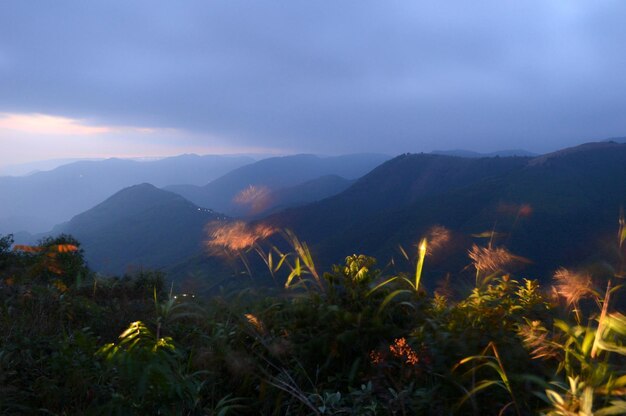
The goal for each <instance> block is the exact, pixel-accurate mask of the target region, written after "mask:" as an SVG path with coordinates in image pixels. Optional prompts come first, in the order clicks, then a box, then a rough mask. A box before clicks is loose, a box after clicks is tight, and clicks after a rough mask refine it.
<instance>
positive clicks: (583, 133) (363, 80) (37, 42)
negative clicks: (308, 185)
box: [0, 0, 626, 153]
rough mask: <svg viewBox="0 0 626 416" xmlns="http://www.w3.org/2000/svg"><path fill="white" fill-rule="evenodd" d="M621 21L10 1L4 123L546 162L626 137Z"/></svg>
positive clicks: (219, 4) (543, 11)
mask: <svg viewBox="0 0 626 416" xmlns="http://www.w3.org/2000/svg"><path fill="white" fill-rule="evenodd" d="M625 15H626V2H620V1H603V2H572V1H544V0H528V1H523V2H510V1H501V0H486V1H482V2H472V3H468V2H466V1H460V0H458V1H457V0H453V1H448V2H441V1H420V2H411V1H369V0H360V1H342V2H335V1H300V0H294V1H285V2H249V1H243V0H229V1H211V2H207V1H200V0H198V1H194V0H192V1H189V2H184V3H183V4H180V3H170V2H154V1H147V0H146V1H134V2H127V1H122V0H107V1H98V0H94V1H89V2H80V3H78V4H77V3H76V2H70V1H65V0H61V1H55V2H53V3H52V2H37V4H36V6H33V3H31V2H24V1H20V0H9V1H7V2H4V3H3V10H2V13H0V91H2V93H1V94H0V112H1V113H6V114H21V115H32V114H49V115H51V114H54V115H55V117H61V118H63V119H67V120H72V121H69V122H59V121H55V123H51V124H48V125H47V126H50V127H51V128H52V129H53V130H54V129H57V131H69V132H78V131H82V132H85V134H87V135H90V137H96V136H97V137H104V135H115V136H116V137H117V138H119V139H121V138H123V137H126V136H130V134H128V133H129V132H128V131H124V130H121V131H120V130H118V129H117V128H114V127H113V126H142V127H144V128H149V129H156V130H158V131H161V130H159V129H173V130H175V131H178V132H185V134H172V135H171V136H172V138H171V139H170V143H171V144H172V148H175V147H176V146H181V149H182V147H184V146H190V145H192V144H193V145H194V146H198V147H203V146H209V147H210V146H215V145H216V142H215V140H214V139H213V138H216V137H218V138H221V139H220V140H222V142H221V143H220V144H219V145H220V146H232V147H233V148H261V149H263V148H273V149H292V150H299V151H306V152H329V153H343V152H351V151H374V152H385V153H400V152H406V151H412V152H415V151H429V150H433V149H446V148H448V149H450V148H472V149H473V150H477V151H493V150H498V149H503V148H519V147H525V148H528V149H529V150H532V151H539V152H541V151H548V150H552V149H555V148H558V147H562V146H566V145H571V144H576V143H578V142H581V141H584V140H589V139H595V138H605V137H609V136H616V135H626V119H625V118H624V117H623V114H624V113H626V77H624V76H623V74H624V73H626V59H624V53H623V50H622V49H623V47H622V45H624V44H626V25H624V24H623V17H624V16H625ZM85 120H88V122H85ZM27 124H28V123H27ZM11 125H12V124H11ZM39 125H42V124H39ZM98 128H111V129H113V130H111V131H108V132H106V133H97V132H98V130H93V129H98ZM64 129H65V130H64ZM83 129H86V130H83ZM90 129H91V130H90ZM92 133H94V134H95V135H92ZM135 133H136V132H135ZM69 134H74V133H69ZM58 137H59V139H60V138H61V135H60V134H59V135H58ZM136 143H137V142H135V144H136Z"/></svg>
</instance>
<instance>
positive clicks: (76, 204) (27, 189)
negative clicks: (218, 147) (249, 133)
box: [0, 155, 252, 233]
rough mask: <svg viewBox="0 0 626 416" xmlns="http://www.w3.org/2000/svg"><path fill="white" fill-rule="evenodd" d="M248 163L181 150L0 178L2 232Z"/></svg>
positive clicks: (45, 226)
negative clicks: (132, 189)
mask: <svg viewBox="0 0 626 416" xmlns="http://www.w3.org/2000/svg"><path fill="white" fill-rule="evenodd" d="M250 162H252V159H250V158H247V157H230V156H211V155H210V156H198V155H182V156H177V157H172V158H166V159H161V160H157V161H151V162H137V161H132V160H123V159H107V160H103V161H83V162H75V163H71V164H68V165H64V166H61V167H58V168H56V169H54V170H51V171H48V172H39V173H36V174H33V175H30V176H25V177H0V195H3V196H4V197H3V200H2V203H1V204H0V233H10V232H12V233H14V232H18V231H21V230H24V231H30V232H42V231H48V230H49V229H50V228H52V226H53V225H55V224H58V223H60V222H63V221H67V220H69V219H70V218H71V217H72V216H73V215H76V214H78V213H80V212H82V211H85V210H86V209H89V208H91V207H93V206H94V205H96V204H98V203H100V202H102V201H104V199H106V198H107V197H109V196H111V195H112V194H113V193H114V192H117V191H119V190H120V189H122V188H124V187H127V186H130V185H135V184H138V183H143V182H149V183H153V184H155V185H156V186H165V185H171V184H179V183H192V184H200V183H206V182H207V181H209V180H212V179H214V178H216V177H218V176H221V175H223V174H225V173H226V172H229V171H230V170H232V169H235V168H238V167H240V166H243V165H245V164H248V163H250Z"/></svg>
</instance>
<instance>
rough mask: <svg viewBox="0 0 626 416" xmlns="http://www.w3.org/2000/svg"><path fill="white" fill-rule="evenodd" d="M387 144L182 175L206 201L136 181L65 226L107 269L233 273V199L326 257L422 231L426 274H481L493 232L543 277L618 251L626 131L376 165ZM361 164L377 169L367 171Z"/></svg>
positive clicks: (378, 249)
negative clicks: (472, 270) (216, 234)
mask: <svg viewBox="0 0 626 416" xmlns="http://www.w3.org/2000/svg"><path fill="white" fill-rule="evenodd" d="M376 157H380V158H381V159H383V160H384V157H382V156H372V155H368V156H356V157H354V158H350V157H343V158H337V159H334V160H333V158H331V160H325V158H319V157H315V156H310V155H297V156H291V157H285V158H270V159H267V160H266V161H260V162H255V163H252V164H248V165H246V166H243V167H240V168H237V169H234V170H233V171H231V172H229V173H227V174H225V175H223V176H222V177H220V178H218V179H216V180H214V181H212V182H210V183H209V184H208V185H205V186H198V187H182V188H184V189H187V190H189V189H194V190H195V191H196V192H197V194H195V196H196V198H206V199H204V200H203V201H204V202H203V204H198V203H194V202H191V201H189V200H188V199H186V198H184V197H183V196H181V195H178V194H176V193H174V192H170V191H167V190H162V189H158V188H156V187H155V186H153V185H149V184H142V185H139V186H132V187H130V188H127V189H124V190H122V191H120V192H118V193H116V194H115V195H113V196H112V197H110V198H109V199H107V200H106V201H104V202H102V203H101V204H99V205H97V206H96V207H94V208H92V209H90V210H87V211H85V212H84V213H82V214H80V215H77V216H75V217H74V218H72V220H71V221H69V222H68V223H65V224H62V225H60V226H58V227H56V228H55V230H54V232H55V233H59V232H65V233H70V234H73V235H74V236H75V237H77V238H78V239H79V240H80V241H82V242H83V246H84V248H85V250H86V253H87V258H88V260H89V262H90V265H91V266H92V267H94V268H95V269H96V270H98V271H101V272H106V273H121V272H123V271H124V270H126V269H127V268H128V267H131V266H133V267H141V266H143V267H149V268H154V267H157V268H162V269H164V270H168V271H169V272H171V275H172V277H173V278H176V279H178V280H181V279H183V280H184V279H185V278H188V277H189V276H204V278H207V279H213V278H215V277H216V276H229V275H231V274H232V273H233V272H232V269H229V268H228V267H227V266H228V265H227V263H228V262H227V261H226V262H225V261H224V260H223V259H221V258H216V257H211V256H207V254H206V251H205V249H204V242H205V241H206V240H207V239H210V236H209V235H208V233H207V231H206V229H205V226H206V224H207V223H209V222H214V221H221V222H225V223H229V222H231V221H233V219H232V218H227V217H226V215H224V214H221V213H219V212H220V211H219V210H217V209H216V210H211V209H209V208H207V206H208V205H212V206H219V205H220V203H221V204H223V206H224V207H227V208H229V209H231V210H232V211H235V212H237V210H239V212H243V214H244V215H248V216H250V217H253V218H255V219H254V222H253V223H252V224H257V225H259V224H265V225H269V226H271V227H277V228H289V229H292V230H293V231H294V232H295V233H296V234H297V235H298V236H299V237H300V239H301V240H304V241H307V242H308V244H309V246H310V247H311V249H312V251H313V255H314V257H315V259H316V261H317V262H318V264H319V266H320V268H321V269H325V268H326V267H327V266H328V265H329V264H331V263H337V262H341V261H342V260H343V258H345V256H347V255H350V254H354V253H364V254H368V255H374V256H376V257H377V258H379V260H380V262H381V264H380V266H381V267H384V266H385V265H386V264H387V262H388V261H390V260H391V259H394V260H395V264H396V266H397V265H399V264H400V263H401V262H402V261H404V260H402V256H401V255H400V249H399V246H402V247H404V249H405V250H406V251H407V252H408V253H410V254H411V253H413V254H414V252H415V244H416V243H417V242H418V241H419V240H420V238H422V237H423V236H429V241H431V243H432V246H431V250H432V252H431V255H429V257H427V265H428V266H427V267H426V268H425V273H426V277H425V282H433V281H435V280H438V279H439V278H441V277H442V276H445V275H446V274H447V273H452V275H453V276H456V275H458V274H459V273H460V272H462V271H463V270H464V269H465V272H463V273H468V269H467V268H466V266H467V265H468V264H469V259H468V257H467V251H468V250H469V249H470V248H471V246H472V244H474V243H477V244H480V245H483V246H484V245H486V244H487V243H488V241H489V240H490V239H491V242H492V243H493V244H494V245H495V246H500V245H502V246H506V247H508V248H509V249H510V250H511V251H512V252H513V253H515V254H517V255H519V256H522V257H525V258H527V259H529V261H530V263H527V264H526V265H525V268H524V269H523V273H525V274H524V276H528V277H533V278H535V277H536V278H542V277H543V278H545V277H546V276H549V275H550V274H551V273H552V272H553V271H554V270H555V269H556V268H558V267H560V266H577V265H584V264H587V265H589V264H592V263H594V258H602V259H604V260H607V261H606V262H604V263H601V265H600V266H597V267H596V274H597V275H598V276H602V275H603V274H605V275H606V274H607V273H610V268H609V265H610V264H611V263H612V262H614V261H616V254H615V251H612V248H611V247H614V243H615V235H616V231H617V225H618V224H617V222H618V216H619V213H620V208H621V207H623V206H624V203H625V202H626V144H618V143H615V142H598V143H589V144H585V145H581V146H577V147H573V148H568V149H563V150H561V151H557V152H554V153H550V154H546V155H542V156H538V157H520V156H516V157H489V158H468V157H455V156H446V155H436V154H404V155H400V156H397V157H395V158H393V159H391V160H388V161H386V162H384V163H381V164H379V165H378V166H377V167H375V168H374V169H373V170H371V171H369V172H368V170H369V166H370V165H371V164H372V163H374V162H375V160H376ZM355 161H356V162H357V163H354V164H351V162H355ZM316 164H317V165H318V166H317V167H315V165H316ZM320 164H321V167H320V166H319V165H320ZM299 167H300V168H301V169H300V168H299ZM342 169H343V170H342ZM359 169H360V170H359ZM329 170H334V171H335V172H333V173H332V174H329V173H327V172H328V171H329ZM285 172H286V173H285ZM359 172H363V173H364V176H362V177H360V178H358V179H354V178H356V177H357V176H358V174H359ZM281 173H282V175H281ZM262 187H265V188H262ZM182 188H181V187H171V188H169V189H173V190H174V189H176V190H180V189H182ZM259 189H262V192H259ZM220 192H221V193H220ZM181 193H182V192H181ZM207 195H212V196H213V198H209V197H208V196H207ZM246 198H248V199H246ZM237 201H242V202H245V203H246V204H247V206H246V207H238V205H237V203H236V202H237ZM311 201H315V202H311ZM255 204H256V205H255ZM289 207H292V208H289ZM244 208H246V209H244ZM285 208H287V209H285ZM255 210H258V211H256V212H255ZM485 236H487V237H491V238H487V239H486V238H485ZM596 264H599V263H596ZM404 265H405V268H406V269H410V268H411V265H410V264H409V263H406V262H405V264H404ZM598 267H599V268H598Z"/></svg>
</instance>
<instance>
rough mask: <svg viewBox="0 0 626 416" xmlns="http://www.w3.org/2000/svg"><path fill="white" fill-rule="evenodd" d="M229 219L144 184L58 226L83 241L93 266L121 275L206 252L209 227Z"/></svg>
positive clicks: (105, 271)
mask: <svg viewBox="0 0 626 416" xmlns="http://www.w3.org/2000/svg"><path fill="white" fill-rule="evenodd" d="M224 219H225V217H224V216H223V215H221V214H217V213H215V212H213V211H211V210H208V209H206V208H200V207H198V206H196V205H194V204H193V203H191V202H189V201H187V200H185V199H184V198H182V197H181V196H180V195H177V194H174V193H172V192H167V191H164V190H161V189H158V188H156V187H154V186H153V185H150V184H141V185H135V186H131V187H129V188H126V189H123V190H121V191H119V192H118V193H116V194H115V195H113V196H111V197H110V198H108V199H107V200H105V201H104V202H102V203H101V204H98V205H97V206H95V207H94V208H92V209H90V210H88V211H86V212H84V213H82V214H80V215H77V216H75V217H73V218H72V219H71V220H70V221H69V222H67V223H65V224H62V225H59V226H57V227H55V228H54V230H53V234H58V233H67V234H71V235H73V236H74V237H76V238H77V239H78V240H79V241H81V243H82V245H83V248H84V250H85V254H86V258H87V261H88V262H89V265H90V267H92V268H93V269H94V270H96V271H99V272H102V273H111V274H119V273H123V272H124V271H126V270H127V268H129V267H135V268H141V267H147V268H163V267H166V266H171V265H173V264H176V263H178V262H180V261H182V260H184V259H185V258H187V257H190V256H191V255H193V254H196V253H198V252H199V251H201V250H202V246H201V244H202V241H203V239H204V227H205V225H206V224H207V223H208V222H210V221H215V220H224Z"/></svg>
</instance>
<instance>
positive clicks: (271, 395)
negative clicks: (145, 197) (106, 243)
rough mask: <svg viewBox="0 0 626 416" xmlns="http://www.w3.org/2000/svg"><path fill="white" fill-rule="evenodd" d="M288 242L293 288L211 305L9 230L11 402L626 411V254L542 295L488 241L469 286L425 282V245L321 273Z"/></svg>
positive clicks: (2, 327)
mask: <svg viewBox="0 0 626 416" xmlns="http://www.w3.org/2000/svg"><path fill="white" fill-rule="evenodd" d="M285 236H286V238H287V239H288V240H289V242H290V243H291V246H292V248H293V250H292V251H291V252H289V253H284V252H281V251H280V250H279V249H278V248H276V247H273V246H270V247H262V246H261V243H260V242H259V241H256V242H254V245H253V246H252V248H251V249H252V250H254V251H256V252H257V253H258V254H261V255H262V257H263V259H264V261H265V262H266V264H267V266H268V268H269V270H270V271H271V272H272V273H273V274H274V275H275V277H276V279H277V281H280V282H284V286H285V287H284V288H280V289H252V288H250V289H246V290H239V291H236V292H232V293H221V294H218V295H216V296H213V297H211V298H207V299H198V298H195V297H194V296H193V295H192V294H174V293H173V291H172V290H171V288H167V287H166V285H164V278H163V276H162V275H160V274H159V273H154V272H139V273H136V274H134V275H127V276H124V277H121V278H102V277H100V276H98V275H95V274H93V273H91V272H90V271H89V270H88V269H87V267H86V266H85V264H84V261H83V253H82V251H81V249H80V245H79V243H78V242H77V241H75V240H74V239H72V238H71V237H69V236H61V237H58V238H56V239H47V240H44V241H42V242H41V244H40V245H38V246H35V247H27V246H17V247H12V239H11V237H10V236H7V237H4V238H2V239H0V413H2V414H58V415H65V414H67V415H69V414H118V415H125V414H146V415H147V414H150V415H156V414H163V415H227V414H267V415H283V414H311V415H326V414H334V415H340V414H344V415H350V414H353V415H388V414H389V415H406V414H434V415H446V414H463V415H467V414H470V415H472V414H474V415H489V414H491V415H527V414H545V415H563V416H565V415H568V416H569V415H592V414H593V415H618V414H625V413H626V366H624V362H625V360H624V356H626V316H624V315H623V314H622V313H620V312H619V311H618V310H615V308H614V307H612V305H614V304H615V299H616V297H617V295H618V294H619V290H620V288H621V286H620V284H621V281H622V279H623V277H624V267H623V266H624V265H623V262H621V264H618V265H615V266H614V268H613V270H614V273H613V275H612V276H610V277H609V279H608V280H607V281H606V282H602V283H603V284H602V287H599V285H598V282H595V283H596V284H595V285H594V281H593V279H592V277H591V276H589V275H585V274H581V273H576V272H573V271H568V270H564V269H563V270H559V271H558V272H557V273H556V274H555V279H554V286H553V287H552V288H547V287H546V288H542V287H540V285H539V283H538V282H537V281H534V280H528V279H520V280H518V279H516V278H515V277H513V276H511V275H510V274H507V273H506V272H505V271H506V269H507V264H508V262H510V261H513V260H515V256H513V255H511V254H510V253H509V252H508V251H506V249H504V248H501V247H492V246H491V245H489V246H487V247H478V246H475V247H474V249H473V250H472V251H471V252H470V257H471V258H472V261H473V265H474V268H475V271H476V280H475V286H474V287H473V288H471V290H469V291H468V293H466V294H465V295H464V296H459V295H458V294H457V295H454V294H452V293H453V291H452V290H451V289H452V288H454V287H453V286H454V284H450V282H451V281H453V279H454V277H451V278H450V279H447V282H448V284H442V285H440V287H439V288H438V289H437V290H436V291H434V292H433V293H427V292H426V291H425V290H424V288H423V282H421V277H422V269H423V268H424V267H427V263H428V253H429V250H431V249H434V246H432V245H429V241H427V240H422V242H421V243H420V245H419V246H418V248H417V250H416V259H415V267H414V268H413V269H412V270H411V271H410V272H407V273H405V274H404V273H397V274H394V275H391V276H390V275H387V274H386V273H384V272H381V271H380V270H378V269H377V268H376V261H375V259H373V258H370V257H367V256H363V255H354V256H350V257H348V258H346V261H345V264H342V265H337V266H334V267H332V269H331V270H330V271H328V272H326V273H323V274H321V273H319V272H318V271H317V270H316V269H315V265H314V264H313V261H312V258H311V255H310V253H309V251H308V249H307V246H306V245H305V244H304V243H301V242H299V241H298V239H297V238H296V237H295V236H293V235H292V234H290V233H286V234H285ZM625 239H626V231H624V228H623V224H622V228H621V229H620V233H619V241H618V243H619V248H620V251H621V252H622V253H623V248H624V247H623V245H624V240H625ZM425 263H426V264H425ZM281 273H282V274H281ZM444 283H445V282H444ZM605 283H606V284H605ZM457 292H458V291H457Z"/></svg>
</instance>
